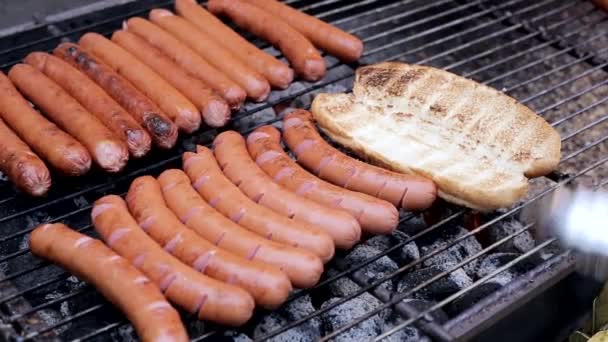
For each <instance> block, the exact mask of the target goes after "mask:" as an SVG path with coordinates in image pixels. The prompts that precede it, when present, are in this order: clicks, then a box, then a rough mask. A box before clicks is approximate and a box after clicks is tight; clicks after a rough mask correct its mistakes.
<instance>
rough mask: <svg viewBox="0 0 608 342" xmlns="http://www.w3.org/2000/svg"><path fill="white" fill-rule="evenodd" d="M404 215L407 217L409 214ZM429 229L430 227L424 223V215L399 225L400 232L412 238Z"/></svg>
mask: <svg viewBox="0 0 608 342" xmlns="http://www.w3.org/2000/svg"><path fill="white" fill-rule="evenodd" d="M404 215H407V213H405V214H404ZM427 228H428V225H427V224H426V223H425V222H424V218H423V217H422V215H417V216H414V217H412V218H409V219H407V220H405V221H404V222H403V223H401V224H400V225H399V230H400V231H402V232H404V233H405V234H407V235H410V236H412V235H416V234H418V233H419V232H421V231H423V230H425V229H427Z"/></svg>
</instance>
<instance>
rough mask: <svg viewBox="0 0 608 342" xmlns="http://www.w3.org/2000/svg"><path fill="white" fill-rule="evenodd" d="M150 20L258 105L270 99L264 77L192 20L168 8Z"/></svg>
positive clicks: (154, 12)
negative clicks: (244, 92) (233, 82)
mask: <svg viewBox="0 0 608 342" xmlns="http://www.w3.org/2000/svg"><path fill="white" fill-rule="evenodd" d="M149 18H150V21H152V22H153V23H155V24H157V25H158V26H160V27H162V28H163V29H165V30H167V32H169V33H171V34H172V35H173V36H174V37H176V38H177V39H178V40H180V41H182V42H183V43H184V44H186V45H188V46H189V47H190V48H191V49H192V50H194V51H196V52H197V53H198V54H199V55H201V56H202V57H203V58H205V59H206V60H207V62H209V63H210V64H211V65H213V66H214V67H216V68H217V69H218V70H220V71H222V72H223V73H224V74H226V75H227V76H228V77H230V78H231V79H232V80H233V81H235V82H236V83H238V84H239V85H240V86H241V87H242V88H243V89H245V91H246V92H247V96H248V97H249V98H251V99H252V100H254V101H256V102H261V101H264V100H266V99H267V98H268V94H269V93H270V84H269V83H268V81H267V80H266V79H265V78H264V77H263V76H262V75H261V74H259V73H258V72H257V71H256V70H254V69H252V68H251V67H249V66H248V65H247V64H246V63H243V62H242V61H241V60H240V59H238V58H237V57H236V56H234V55H233V54H232V52H231V51H230V50H228V49H226V48H224V46H222V45H221V44H219V43H217V42H216V41H215V40H213V38H211V37H210V36H208V35H207V34H206V33H205V32H203V31H201V30H199V29H198V28H197V27H196V26H194V25H193V24H191V23H190V22H189V21H187V20H185V19H183V18H181V17H178V16H176V15H174V14H173V13H171V12H170V11H168V10H165V9H153V10H152V11H150V15H149Z"/></svg>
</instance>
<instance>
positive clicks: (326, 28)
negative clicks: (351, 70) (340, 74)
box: [245, 0, 363, 62]
mask: <svg viewBox="0 0 608 342" xmlns="http://www.w3.org/2000/svg"><path fill="white" fill-rule="evenodd" d="M245 1H247V2H250V3H251V4H253V5H255V6H257V7H260V8H262V9H264V10H266V11H268V12H269V13H272V14H273V15H276V16H277V17H279V18H282V19H283V20H285V21H286V22H288V23H289V25H291V26H293V27H294V28H295V29H296V30H298V31H300V33H302V34H303V35H304V36H306V38H308V39H310V41H311V42H312V43H313V44H314V45H315V46H317V47H318V48H320V49H322V50H325V51H326V52H328V53H329V54H331V55H334V56H336V57H338V59H340V60H342V61H344V62H355V61H357V60H358V59H359V58H360V57H361V54H362V53H363V42H362V41H361V39H359V38H357V37H355V36H353V35H352V34H349V33H347V32H344V31H343V30H340V29H339V28H337V27H335V26H332V25H330V24H328V23H326V22H324V21H322V20H319V19H317V18H315V17H313V16H311V15H308V14H306V13H304V12H301V11H298V10H296V9H295V8H292V7H290V6H288V5H286V4H283V3H281V2H279V1H276V0H245Z"/></svg>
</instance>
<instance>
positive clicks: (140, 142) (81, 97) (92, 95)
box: [25, 52, 152, 158]
mask: <svg viewBox="0 0 608 342" xmlns="http://www.w3.org/2000/svg"><path fill="white" fill-rule="evenodd" d="M25 62H26V63H27V64H29V65H31V66H33V67H35V68H37V69H38V70H40V71H42V73H44V74H45V75H46V76H47V77H49V78H50V79H52V80H53V81H55V82H57V84H59V85H60V86H61V87H62V88H63V89H64V90H66V91H67V92H68V93H69V94H70V95H72V97H73V98H74V99H76V100H77V101H78V102H80V104H81V105H82V106H83V107H85V108H86V109H87V110H88V111H89V112H90V113H91V114H93V115H95V116H96V117H97V118H98V119H99V120H100V121H101V122H103V123H104V124H105V125H106V127H108V128H109V129H110V130H112V132H114V134H116V135H117V136H118V137H120V138H121V139H122V140H123V141H124V142H126V144H127V147H128V148H129V152H130V153H131V155H132V156H133V157H136V158H139V157H143V156H144V155H146V154H147V153H148V152H149V151H150V147H151V144H152V139H151V138H150V135H149V134H148V133H147V132H146V131H145V130H144V129H143V128H142V127H141V126H140V125H139V124H138V123H137V121H135V119H133V117H132V116H131V115H130V114H129V113H127V112H126V111H125V110H124V109H123V108H122V107H121V106H120V105H119V104H118V103H116V101H114V99H112V98H111V97H110V96H109V95H108V94H106V92H105V91H104V90H103V89H101V87H99V86H98V85H97V84H96V83H95V82H93V81H92V80H91V79H90V78H88V77H87V76H86V75H85V74H83V73H82V72H80V71H79V70H78V69H76V68H74V67H73V66H71V65H70V64H68V63H67V62H65V61H63V60H61V59H60V58H58V57H55V56H53V55H49V54H48V53H45V52H32V53H30V54H29V55H28V56H27V57H26V58H25Z"/></svg>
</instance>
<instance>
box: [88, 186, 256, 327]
mask: <svg viewBox="0 0 608 342" xmlns="http://www.w3.org/2000/svg"><path fill="white" fill-rule="evenodd" d="M91 219H92V221H93V224H94V226H95V229H96V230H97V232H98V233H99V235H100V236H101V237H102V238H103V240H104V241H105V243H106V244H107V245H108V247H110V248H112V249H113V250H114V251H115V252H116V253H118V254H120V255H121V256H122V257H124V258H126V259H127V260H129V261H130V262H131V263H132V264H133V265H135V267H137V268H138V269H140V270H141V271H142V272H143V273H144V274H146V276H148V277H149V278H150V279H151V280H152V281H154V282H155V283H156V284H157V285H158V286H159V287H160V289H161V291H162V292H163V293H164V294H165V296H166V297H167V298H168V299H169V300H170V301H171V302H173V303H175V304H177V305H179V306H180V307H182V308H184V309H185V310H187V311H188V312H190V313H191V314H195V315H196V316H197V317H198V318H199V319H201V320H209V321H213V322H215V323H219V324H225V325H229V326H239V325H242V324H243V323H245V322H247V321H248V320H249V319H250V318H251V315H252V314H253V308H254V305H255V303H254V301H253V298H252V297H251V295H250V294H249V293H247V291H245V290H243V289H241V288H240V287H236V286H234V285H229V284H225V283H222V282H220V281H217V280H215V279H211V278H209V277H207V276H205V275H204V274H201V273H199V272H197V271H195V270H194V269H192V268H190V267H189V266H187V265H185V264H183V263H182V262H181V261H179V260H178V259H177V258H175V257H174V256H172V255H171V254H169V253H167V252H166V251H165V250H164V249H163V248H162V247H160V246H159V245H158V244H157V243H156V242H155V241H154V240H153V239H152V238H151V237H149V236H148V235H147V234H146V233H145V232H144V231H143V230H142V229H141V228H140V227H139V226H138V225H137V222H135V220H134V219H133V217H132V216H131V214H130V213H129V210H128V209H127V205H126V204H125V202H124V200H123V199H122V198H120V197H118V196H115V195H108V196H104V197H102V198H100V199H99V200H97V201H96V202H95V204H94V206H93V210H92V211H91Z"/></svg>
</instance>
